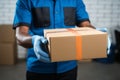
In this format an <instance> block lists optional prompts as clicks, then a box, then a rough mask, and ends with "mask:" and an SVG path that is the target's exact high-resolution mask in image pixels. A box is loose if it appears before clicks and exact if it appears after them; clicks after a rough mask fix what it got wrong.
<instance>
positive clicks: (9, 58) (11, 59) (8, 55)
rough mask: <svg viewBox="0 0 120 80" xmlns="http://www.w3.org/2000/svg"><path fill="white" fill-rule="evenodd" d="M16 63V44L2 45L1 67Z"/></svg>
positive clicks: (0, 50)
mask: <svg viewBox="0 0 120 80" xmlns="http://www.w3.org/2000/svg"><path fill="white" fill-rule="evenodd" d="M16 62H17V50H16V43H0V65H13V64H15V63H16Z"/></svg>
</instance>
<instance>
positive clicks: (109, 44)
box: [96, 27, 111, 54]
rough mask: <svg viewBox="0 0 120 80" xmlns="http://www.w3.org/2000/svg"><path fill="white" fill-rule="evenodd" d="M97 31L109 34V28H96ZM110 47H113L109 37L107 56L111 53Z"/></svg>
mask: <svg viewBox="0 0 120 80" xmlns="http://www.w3.org/2000/svg"><path fill="white" fill-rule="evenodd" d="M96 30H99V31H102V32H107V28H104V27H101V28H96ZM110 47H111V40H110V36H109V35H108V46H107V54H109V53H110Z"/></svg>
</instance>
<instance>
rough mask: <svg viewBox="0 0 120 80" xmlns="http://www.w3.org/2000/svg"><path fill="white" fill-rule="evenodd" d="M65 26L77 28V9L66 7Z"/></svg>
mask: <svg viewBox="0 0 120 80" xmlns="http://www.w3.org/2000/svg"><path fill="white" fill-rule="evenodd" d="M64 24H65V25H66V26H75V24H76V8H75V7H64Z"/></svg>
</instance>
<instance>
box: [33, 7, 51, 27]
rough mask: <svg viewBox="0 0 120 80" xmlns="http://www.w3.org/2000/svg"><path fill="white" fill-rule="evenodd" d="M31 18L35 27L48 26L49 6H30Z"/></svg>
mask: <svg viewBox="0 0 120 80" xmlns="http://www.w3.org/2000/svg"><path fill="white" fill-rule="evenodd" d="M32 18H33V24H34V26H35V27H38V28H40V27H48V26H50V9H49V7H37V8H32Z"/></svg>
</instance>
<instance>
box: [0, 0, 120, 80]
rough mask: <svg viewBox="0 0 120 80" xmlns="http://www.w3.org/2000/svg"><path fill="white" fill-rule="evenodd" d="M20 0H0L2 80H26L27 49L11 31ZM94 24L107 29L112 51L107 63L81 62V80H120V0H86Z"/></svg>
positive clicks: (97, 61) (0, 66)
mask: <svg viewBox="0 0 120 80" xmlns="http://www.w3.org/2000/svg"><path fill="white" fill-rule="evenodd" d="M16 1H17V0H0V80H25V68H26V63H25V60H26V55H27V54H26V51H27V50H26V49H25V48H23V47H21V46H19V45H17V44H16V40H15V32H14V31H13V30H12V23H13V17H14V12H15V6H16ZM83 1H84V3H85V5H86V9H87V12H88V13H89V16H90V20H91V23H92V24H93V25H94V26H95V27H105V28H107V29H108V34H109V36H110V39H111V42H112V47H111V53H109V55H108V58H106V59H99V60H98V59H97V60H84V61H81V62H79V67H80V68H79V71H78V74H79V76H78V80H88V79H89V80H120V69H119V68H120V65H119V62H120V0H83Z"/></svg>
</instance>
